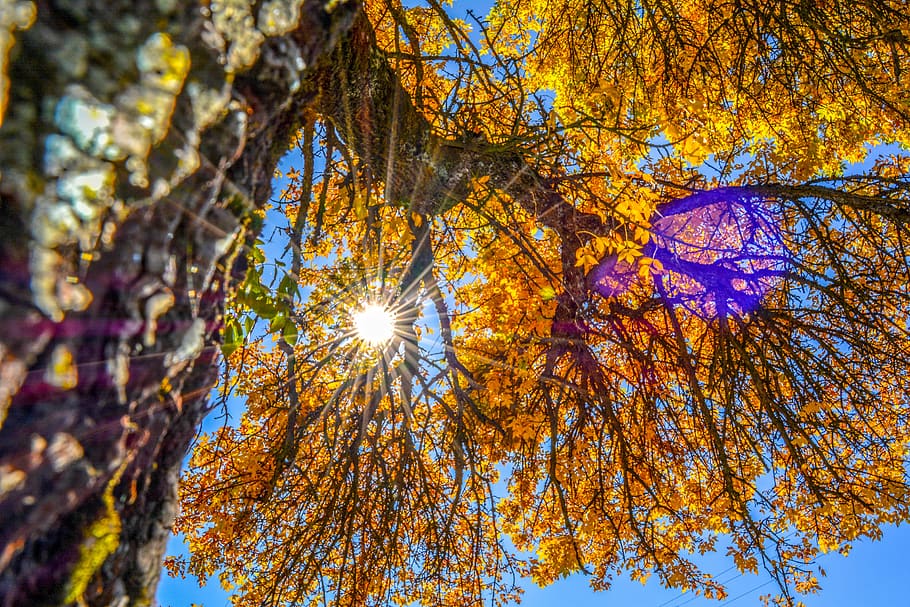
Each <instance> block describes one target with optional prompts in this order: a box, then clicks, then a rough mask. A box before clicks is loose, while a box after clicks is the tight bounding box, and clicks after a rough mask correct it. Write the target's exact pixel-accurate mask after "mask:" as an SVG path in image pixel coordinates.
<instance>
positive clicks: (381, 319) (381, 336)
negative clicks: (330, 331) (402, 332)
mask: <svg viewBox="0 0 910 607" xmlns="http://www.w3.org/2000/svg"><path fill="white" fill-rule="evenodd" d="M351 318H352V320H353V321H354V331H355V333H356V334H357V337H359V338H360V339H361V340H362V341H364V342H366V343H367V344H369V345H371V346H381V345H382V344H384V343H385V342H387V341H389V340H390V339H391V338H392V335H393V334H394V332H395V315H394V314H392V312H390V311H389V310H388V309H386V308H385V306H382V305H379V304H368V305H366V306H364V307H363V308H362V309H361V310H360V311H359V312H355V313H354V314H353V315H352V316H351Z"/></svg>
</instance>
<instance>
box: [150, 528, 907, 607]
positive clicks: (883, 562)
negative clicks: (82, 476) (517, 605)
mask: <svg viewBox="0 0 910 607" xmlns="http://www.w3.org/2000/svg"><path fill="white" fill-rule="evenodd" d="M180 550H181V542H180V541H179V539H178V538H172V541H171V544H170V546H169V553H171V554H174V553H177V552H179V551H180ZM908 551H910V526H907V525H904V526H902V527H891V528H888V529H886V530H885V536H884V538H883V540H882V541H880V542H862V543H859V544H857V545H856V546H855V547H854V549H853V552H852V554H851V555H850V556H849V557H847V558H844V557H842V556H840V555H839V554H828V555H825V556H824V557H822V559H821V560H820V561H819V564H820V565H821V566H822V567H823V568H824V569H825V570H826V571H827V573H828V577H827V578H824V579H822V588H823V589H822V592H821V593H820V594H818V595H815V596H810V597H807V598H806V599H805V603H806V605H807V607H856V606H862V607H901V606H910V590H908V588H907V587H906V586H905V584H906V579H905V577H904V576H906V575H908V568H907V564H908V559H907V552H908ZM728 566H729V565H726V564H723V563H721V564H720V565H719V566H718V568H717V569H716V570H715V572H716V573H720V572H721V571H724V570H725V569H727V567H728ZM719 579H721V580H728V579H729V580H730V582H729V584H728V590H729V593H730V595H729V598H728V599H727V600H726V601H708V600H705V599H702V598H700V597H695V596H694V595H692V594H691V593H688V594H680V593H679V592H676V591H671V590H666V589H664V588H662V587H661V586H660V585H659V584H658V583H656V582H655V581H654V580H653V579H652V580H651V581H649V582H648V583H647V584H646V585H645V586H642V585H641V584H639V583H638V582H632V581H629V580H627V579H623V580H617V582H616V583H615V584H614V587H613V588H612V589H611V590H609V591H607V592H594V591H592V590H591V589H590V588H589V587H588V585H587V581H586V580H585V578H584V576H581V575H576V576H572V577H569V578H567V579H565V580H562V581H560V582H558V583H556V584H554V585H552V586H549V587H547V588H544V589H541V588H538V587H537V586H535V585H534V584H533V583H530V582H528V583H527V584H526V585H525V588H526V589H527V592H526V594H525V598H524V600H523V601H522V605H523V606H524V607H555V606H563V605H566V606H570V607H606V606H610V607H613V606H616V607H630V606H634V607H682V606H683V605H685V606H686V607H719V606H720V605H735V606H736V607H747V606H749V607H757V606H758V605H760V604H761V603H760V601H759V598H758V597H759V596H760V595H761V594H763V593H768V592H773V590H774V585H773V584H767V585H765V586H763V587H759V586H761V585H762V584H764V583H766V582H767V581H768V577H767V576H754V575H741V576H740V575H738V574H737V572H736V571H735V570H732V571H728V572H727V573H726V574H724V575H721V576H719ZM756 587H759V588H757V589H756ZM737 597H738V598H737ZM158 602H159V603H160V604H161V605H162V606H164V607H188V606H189V605H190V604H191V603H201V604H202V605H204V606H205V607H227V606H228V605H229V604H230V602H229V600H228V599H227V595H226V594H225V593H224V592H223V591H222V590H221V588H220V586H219V585H218V581H217V580H213V581H212V582H211V583H210V584H209V586H208V587H206V588H199V586H198V584H197V583H196V580H195V579H192V578H187V579H185V580H180V579H172V578H168V577H167V574H163V576H162V580H161V585H160V586H159V588H158Z"/></svg>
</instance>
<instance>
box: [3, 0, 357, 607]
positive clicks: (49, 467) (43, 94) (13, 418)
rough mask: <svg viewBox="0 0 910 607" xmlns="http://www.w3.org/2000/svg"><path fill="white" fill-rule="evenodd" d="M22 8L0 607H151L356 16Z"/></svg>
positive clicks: (290, 7) (6, 68)
mask: <svg viewBox="0 0 910 607" xmlns="http://www.w3.org/2000/svg"><path fill="white" fill-rule="evenodd" d="M31 6H32V3H29V2H13V3H12V4H10V3H4V4H3V6H2V7H0V59H2V61H3V63H2V65H0V67H2V70H0V73H2V75H3V76H2V80H0V85H4V86H6V85H8V86H9V95H8V99H9V103H8V104H7V106H6V112H5V114H4V118H3V122H2V126H0V319H2V331H0V380H2V381H0V471H2V474H3V481H2V484H0V606H2V607H6V606H7V605H15V604H25V603H30V604H40V603H41V602H46V603H47V602H49V604H66V603H70V602H72V601H73V600H77V599H78V600H80V601H82V602H84V603H85V604H88V605H114V604H116V605H125V604H144V603H148V602H149V601H150V600H151V599H150V597H153V596H154V587H155V584H156V583H157V579H158V575H159V571H160V561H161V557H162V555H163V551H164V546H165V543H166V541H167V537H168V535H169V529H170V525H171V522H172V520H173V516H174V508H175V499H176V489H175V487H176V479H177V474H178V471H179V466H180V463H181V460H182V456H183V454H184V453H185V452H186V449H187V448H188V446H189V444H190V441H191V440H192V437H193V436H194V434H195V429H196V427H197V425H198V424H199V422H200V421H201V419H202V417H203V416H204V415H205V413H206V412H207V395H208V392H209V390H210V388H211V386H212V384H213V382H214V381H215V377H216V373H217V366H216V362H217V359H216V352H217V350H218V348H217V341H218V336H219V331H220V323H221V314H222V303H223V300H224V296H225V293H226V292H227V291H228V290H229V289H230V288H231V283H232V281H233V280H235V278H236V277H235V276H234V274H233V272H234V271H235V263H234V262H235V261H236V260H237V259H238V258H239V255H238V247H239V246H241V245H242V244H243V243H245V242H246V241H248V240H250V239H252V238H253V237H254V234H255V231H254V230H256V229H258V227H257V226H256V225H255V222H251V221H250V220H249V217H250V212H251V211H252V210H255V209H256V208H257V206H258V205H262V204H264V203H265V202H266V201H267V198H268V192H269V189H270V182H271V177H272V174H273V169H274V166H275V163H276V162H277V160H278V156H277V152H276V150H280V149H283V148H284V147H285V146H284V145H283V143H282V145H277V146H276V145H275V143H274V142H275V141H276V140H280V141H282V142H284V141H287V140H288V139H289V138H290V135H291V134H292V133H293V131H294V129H295V128H296V125H297V123H298V120H299V117H298V116H299V114H300V108H302V107H304V106H305V105H307V104H309V103H311V102H312V99H313V91H312V90H306V89H305V87H303V86H301V84H302V83H303V82H304V81H305V80H306V78H307V77H308V74H309V73H310V71H311V70H312V69H313V67H314V66H316V65H317V64H318V63H319V62H320V61H321V59H322V58H323V57H325V56H326V55H327V54H328V52H329V51H330V50H331V48H332V47H333V45H334V44H335V42H336V40H337V39H338V37H339V36H340V35H341V34H342V33H343V32H344V31H345V30H346V29H347V28H348V27H349V26H350V23H351V20H352V16H353V14H354V13H355V12H356V10H357V6H356V5H355V4H353V3H351V4H347V3H340V4H339V5H338V6H336V7H334V9H333V10H332V11H331V13H329V12H328V11H326V10H325V6H324V5H323V3H322V2H316V1H307V0H287V1H283V0H272V1H270V2H265V3H263V4H262V6H261V7H259V9H258V11H257V12H256V14H255V15H254V14H253V13H252V11H250V10H248V9H247V10H246V11H245V12H244V6H246V7H249V3H247V2H237V1H234V0H217V1H216V0H213V1H211V2H201V3H199V4H196V3H181V2H173V1H171V0H158V1H156V2H154V3H133V2H131V1H127V0H79V1H76V0H60V1H59V2H54V3H39V4H38V7H39V8H38V10H37V11H35V14H34V18H33V17H32V16H30V15H31V14H30V13H28V12H27V11H26V9H28V8H29V7H31ZM11 7H12V8H11ZM232 10H233V11H234V12H233V13H231V12H230V11H232ZM228 13H229V14H228ZM32 21H34V23H31V22H32ZM29 25H31V27H30V29H27V30H24V29H23V28H26V27H28V26H29ZM7 57H8V60H7ZM240 271H242V270H240ZM164 385H167V386H168V388H169V389H168V390H162V386H164ZM45 437H46V438H45ZM76 445H78V446H79V449H76V448H75V446H76ZM49 555H53V558H50V557H49ZM49 587H52V588H58V589H60V590H61V592H60V593H59V594H58V595H56V596H53V597H50V596H49V595H48V594H47V593H46V589H47V588H49ZM64 589H65V592H64V591H63V590H64Z"/></svg>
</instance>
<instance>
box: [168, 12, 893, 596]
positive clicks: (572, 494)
mask: <svg viewBox="0 0 910 607" xmlns="http://www.w3.org/2000/svg"><path fill="white" fill-rule="evenodd" d="M908 70H910V11H908V10H907V6H906V4H905V3H903V2H899V1H896V0H894V1H884V2H882V1H873V0H867V1H862V0H860V1H856V0H851V1H849V2H846V1H840V0H829V1H827V2H798V3H797V2H794V3H790V2H749V1H742V0H737V1H730V0H717V1H711V2H704V1H694V0H693V1H688V0H673V1H670V0H664V1H656V2H643V1H627V2H581V1H576V0H561V1H549V2H547V1H543V0H501V1H499V2H497V3H495V5H494V6H493V8H492V9H491V11H490V12H489V14H488V15H486V16H480V15H475V14H472V13H470V12H469V13H468V14H465V15H459V10H458V7H457V6H455V7H450V6H445V5H443V4H440V3H439V2H438V0H426V2H425V3H418V4H417V5H415V6H411V3H408V4H407V5H405V4H402V3H401V2H400V1H399V0H370V1H368V2H366V3H365V5H364V7H363V14H362V16H361V17H360V18H359V19H358V20H357V22H355V24H354V26H353V28H352V31H351V33H350V35H349V36H348V37H347V38H345V39H344V40H342V41H341V42H340V44H339V48H338V50H337V52H336V53H335V55H334V56H333V57H332V60H331V61H330V62H329V65H327V66H325V67H324V68H322V69H321V70H320V72H319V73H318V74H317V76H316V77H314V78H313V79H312V82H309V83H308V84H307V85H308V86H312V87H314V88H315V89H316V90H318V92H319V96H318V100H317V102H316V103H314V105H313V106H312V107H308V108H305V111H304V112H303V113H302V115H303V125H302V127H301V129H300V132H299V133H298V135H297V136H296V137H295V139H294V141H292V142H291V143H290V150H291V155H290V156H289V158H290V159H291V160H290V161H289V162H290V163H291V164H292V166H291V168H290V169H289V170H287V171H286V175H285V178H284V180H283V181H281V180H279V182H277V183H280V184H281V188H280V189H281V191H280V193H279V194H278V195H277V198H276V202H275V207H274V210H273V211H272V214H271V216H270V221H272V222H273V223H277V222H278V218H279V217H281V218H283V221H284V222H285V223H284V227H283V228H282V232H283V233H284V234H286V236H287V240H286V245H285V244H282V245H280V246H286V249H285V256H284V258H285V260H286V261H288V264H287V265H285V267H284V268H281V267H279V268H277V269H271V270H270V269H269V268H268V262H267V261H265V258H264V257H263V256H261V255H260V256H259V257H258V259H257V260H256V261H257V262H258V263H255V264H254V265H253V266H252V267H251V270H250V273H249V274H248V276H247V281H246V283H245V285H244V286H243V288H242V289H241V290H240V291H239V292H238V294H237V295H236V296H235V299H234V303H233V316H232V317H231V318H229V319H228V321H227V324H226V329H225V342H226V343H225V354H226V355H227V369H228V374H229V376H230V379H229V381H228V382H227V384H226V385H229V386H230V387H231V388H232V389H233V393H234V394H236V395H240V396H242V397H243V398H244V400H245V403H246V405H245V408H244V410H243V412H242V415H241V416H240V417H239V419H237V420H235V423H233V424H226V425H225V426H224V427H223V428H221V429H220V430H218V431H216V432H214V433H211V434H208V435H204V436H202V437H201V438H200V440H199V441H198V444H197V446H196V448H195V452H194V455H193V459H192V463H191V466H190V469H189V470H188V471H187V474H186V477H185V479H184V481H183V489H182V499H183V510H182V514H181V515H180V517H179V519H178V525H177V528H178V530H179V531H181V532H183V533H184V534H185V535H186V537H187V538H188V540H189V543H190V547H191V550H192V557H191V560H190V562H189V571H190V572H191V573H193V574H195V575H198V576H200V577H202V578H205V577H208V576H212V575H215V574H216V573H218V574H220V575H221V577H222V581H223V583H224V584H225V585H226V586H227V587H230V588H233V589H234V590H235V592H236V597H235V602H236V604H238V605H290V604H304V603H305V604H327V605H339V606H340V605H386V604H401V605H411V604H421V605H428V606H429V605H478V604H480V603H481V602H484V603H485V604H491V602H492V604H497V605H498V604H505V603H508V602H510V601H512V600H514V599H516V598H518V597H519V595H520V590H519V582H520V579H521V578H522V577H530V578H532V579H533V580H534V581H535V582H537V583H539V584H548V583H550V582H553V581H554V580H556V579H558V578H560V577H562V576H565V575H568V574H570V573H572V572H576V571H584V572H586V573H587V574H588V575H589V579H590V583H591V585H592V586H593V587H594V588H597V589H605V588H608V587H609V585H610V581H611V579H613V577H614V576H617V575H625V574H628V575H630V576H631V577H632V578H635V579H642V580H644V579H645V578H647V577H648V576H650V575H656V577H657V578H658V579H659V580H660V582H661V583H662V584H664V585H667V586H671V587H674V588H679V589H685V590H694V591H695V592H697V593H701V594H704V595H706V596H709V597H716V598H723V597H724V596H725V590H724V588H723V586H722V585H721V584H720V583H719V582H718V581H717V580H716V579H715V578H713V577H711V572H710V571H704V570H702V568H701V566H700V562H701V561H700V560H699V558H698V555H699V554H704V553H706V552H711V551H717V550H720V551H725V552H726V554H727V556H728V557H729V558H730V559H731V560H732V562H733V563H734V564H735V565H736V567H738V568H739V570H741V571H753V572H755V571H758V569H759V568H763V569H765V570H766V571H768V572H769V573H770V574H771V575H772V576H773V577H774V578H775V579H776V580H777V582H778V585H779V596H778V597H777V600H779V601H780V602H782V603H785V604H791V603H793V602H794V601H795V600H796V597H797V595H798V593H804V592H811V591H814V590H816V589H817V588H818V581H817V579H816V577H817V576H816V574H817V567H816V566H815V561H816V558H817V557H818V556H819V554H821V553H824V552H828V551H831V550H838V551H841V552H843V553H844V554H846V553H847V552H849V550H850V545H851V543H852V542H854V541H855V540H857V539H859V538H863V537H871V538H877V537H879V536H880V535H881V528H882V526H883V525H886V524H889V523H897V522H902V521H906V520H908V517H910V509H908V478H907V461H908V459H907V456H908V438H910V427H908V415H910V396H908V391H907V387H906V379H905V378H906V377H907V375H908V373H910V368H908V367H910V339H908V338H910V334H908V329H910V304H908V301H910V299H908V296H910V258H908V251H907V248H906V247H907V246H908V243H910V227H908V221H910V196H908V192H910V157H908V156H907V155H906V153H905V150H906V146H907V145H908V144H910V120H908V119H910V104H908V99H910V97H908V91H910V86H908V83H907V72H908ZM276 243H277V241H276ZM273 246H274V244H273ZM269 276H274V281H273V282H274V285H277V287H274V285H269V284H268V282H269V280H270V279H269V278H268V277H269ZM273 287H274V290H273ZM365 302H372V303H376V302H380V303H381V304H382V305H383V306H384V307H385V309H387V310H389V311H390V312H391V313H392V314H393V315H394V317H395V331H394V336H393V338H392V339H391V340H390V341H388V342H384V343H382V344H379V345H376V344H369V343H364V342H363V341H362V340H360V339H358V338H357V336H356V335H355V334H354V331H353V321H352V315H353V314H354V313H356V312H357V311H358V310H359V309H361V308H362V307H363V306H364V303H365ZM257 318H260V319H263V318H264V319H268V320H269V324H270V325H271V327H270V331H267V332H265V335H262V331H261V330H260V329H259V328H261V327H263V324H262V323H259V324H257V322H256V319H257ZM257 327H259V328H257ZM257 331H259V332H258V333H257ZM270 335H271V336H272V337H269V336H270ZM226 390H227V387H226Z"/></svg>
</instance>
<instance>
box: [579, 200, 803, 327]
mask: <svg viewBox="0 0 910 607" xmlns="http://www.w3.org/2000/svg"><path fill="white" fill-rule="evenodd" d="M642 253H643V254H644V256H645V257H650V258H652V259H655V260H657V261H659V262H660V264H661V266H663V270H662V271H661V272H660V274H659V277H658V278H657V280H660V281H661V287H662V289H663V290H664V291H665V292H666V296H667V298H668V299H669V300H670V301H672V302H673V303H675V304H677V305H680V306H682V307H683V308H685V309H687V310H688V311H689V312H691V313H692V314H695V315H697V316H699V317H701V318H704V319H706V320H709V319H712V318H717V317H718V316H720V315H728V314H734V315H737V316H742V315H745V314H748V313H750V312H754V311H755V310H756V309H757V308H758V307H759V305H760V304H761V302H762V300H763V299H764V298H765V296H766V295H767V294H768V293H769V292H770V291H771V290H772V289H773V288H774V287H775V286H776V285H778V284H779V283H780V281H781V280H782V279H783V277H784V276H785V275H786V272H787V266H788V262H789V258H790V257H789V255H788V252H787V248H786V246H785V244H784V242H783V239H782V238H781V234H780V231H779V230H778V229H777V228H776V226H775V221H774V219H773V217H772V213H771V211H770V209H769V208H768V207H767V203H766V202H765V201H764V200H762V199H759V198H757V197H753V196H748V195H744V193H743V191H742V190H738V191H737V192H736V193H735V194H733V195H729V193H728V192H726V191H724V190H714V191H711V192H703V193H698V194H693V195H692V196H688V197H686V198H682V199H680V200H677V201H674V202H673V203H670V204H668V205H665V206H664V207H663V208H662V209H661V210H660V211H659V212H658V213H657V214H655V216H654V218H653V221H652V222H651V240H650V242H649V243H648V244H646V245H645V246H644V247H643V248H642ZM638 270H639V268H638V266H637V264H634V263H629V262H627V261H625V260H620V259H618V258H617V256H616V255H611V256H608V257H605V258H604V259H602V260H601V262H600V263H599V264H598V265H597V266H596V267H595V268H594V269H593V270H592V271H591V273H590V274H589V276H588V284H589V285H590V288H591V289H592V290H593V291H595V292H596V293H598V294H600V295H601V296H603V297H605V298H611V297H619V296H621V295H623V294H625V293H627V292H629V290H630V289H631V288H632V287H633V285H636V284H640V283H641V282H642V280H643V279H642V278H641V277H640V275H639V272H638Z"/></svg>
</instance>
